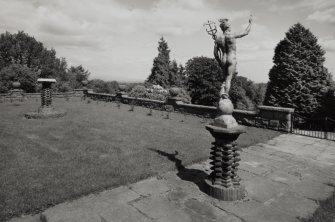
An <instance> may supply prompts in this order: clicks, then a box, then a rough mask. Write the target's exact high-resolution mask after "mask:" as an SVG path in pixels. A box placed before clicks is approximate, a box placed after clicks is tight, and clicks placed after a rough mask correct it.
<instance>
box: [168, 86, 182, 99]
mask: <svg viewBox="0 0 335 222" xmlns="http://www.w3.org/2000/svg"><path fill="white" fill-rule="evenodd" d="M179 92H180V88H178V87H172V88H170V89H169V93H170V96H171V97H176V96H178V94H179Z"/></svg>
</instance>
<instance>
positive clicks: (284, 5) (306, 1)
mask: <svg viewBox="0 0 335 222" xmlns="http://www.w3.org/2000/svg"><path fill="white" fill-rule="evenodd" d="M334 6H335V2H334V1H333V0H313V1H311V0H297V1H294V2H292V1H291V0H287V1H285V0H281V1H275V2H274V3H272V4H271V6H270V7H269V10H270V11H292V10H304V9H311V10H319V9H324V8H329V7H334Z"/></svg>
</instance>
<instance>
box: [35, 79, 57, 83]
mask: <svg viewBox="0 0 335 222" xmlns="http://www.w3.org/2000/svg"><path fill="white" fill-rule="evenodd" d="M37 82H51V83H55V82H56V79H49V78H38V79H37Z"/></svg>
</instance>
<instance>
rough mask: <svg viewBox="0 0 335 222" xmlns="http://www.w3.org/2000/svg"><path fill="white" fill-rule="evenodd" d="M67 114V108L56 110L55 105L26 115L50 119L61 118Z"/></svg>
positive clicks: (31, 117)
mask: <svg viewBox="0 0 335 222" xmlns="http://www.w3.org/2000/svg"><path fill="white" fill-rule="evenodd" d="M65 115H66V111H65V110H55V109H54V108H53V107H43V106H41V107H40V108H39V109H38V112H29V113H26V114H25V115H24V117H26V118H27V119H49V118H60V117H63V116H65Z"/></svg>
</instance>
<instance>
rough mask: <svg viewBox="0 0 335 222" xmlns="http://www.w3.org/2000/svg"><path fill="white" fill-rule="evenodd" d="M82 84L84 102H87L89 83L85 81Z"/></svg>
mask: <svg viewBox="0 0 335 222" xmlns="http://www.w3.org/2000/svg"><path fill="white" fill-rule="evenodd" d="M81 83H82V84H83V93H84V96H83V100H86V98H87V94H88V89H87V84H88V81H87V80H83V81H82V82H81Z"/></svg>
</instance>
